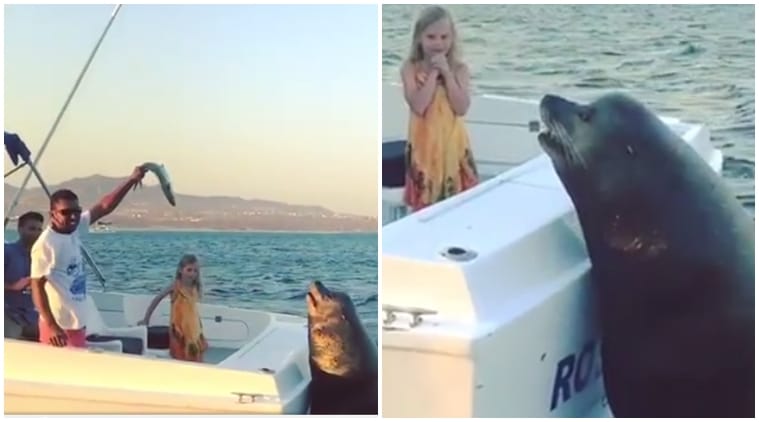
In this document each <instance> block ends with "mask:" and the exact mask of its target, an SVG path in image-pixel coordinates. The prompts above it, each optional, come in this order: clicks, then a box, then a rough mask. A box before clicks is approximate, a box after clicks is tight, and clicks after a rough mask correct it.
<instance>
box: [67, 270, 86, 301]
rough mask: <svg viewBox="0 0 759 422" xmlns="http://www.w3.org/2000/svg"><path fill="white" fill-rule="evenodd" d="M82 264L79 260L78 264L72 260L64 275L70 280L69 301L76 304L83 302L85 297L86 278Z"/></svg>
mask: <svg viewBox="0 0 759 422" xmlns="http://www.w3.org/2000/svg"><path fill="white" fill-rule="evenodd" d="M83 264H84V263H83V262H82V261H81V260H80V261H79V262H77V261H76V260H73V261H72V262H71V264H69V266H68V267H67V268H66V274H68V275H69V277H71V278H72V281H71V287H69V292H70V293H71V299H73V300H75V301H77V302H81V301H83V300H84V299H85V297H86V296H87V276H86V273H85V272H84V265H83Z"/></svg>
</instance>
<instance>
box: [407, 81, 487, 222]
mask: <svg viewBox="0 0 759 422" xmlns="http://www.w3.org/2000/svg"><path fill="white" fill-rule="evenodd" d="M426 79H427V73H426V72H424V71H422V70H420V69H418V70H417V84H418V85H419V86H421V85H423V84H424V82H425V81H426ZM478 181H479V176H478V174H477V168H476V166H475V163H474V157H473V156H472V150H471V146H470V143H469V135H468V133H467V130H466V127H465V125H464V119H463V117H462V116H456V115H455V114H454V113H453V109H452V108H451V105H450V103H449V102H448V95H447V93H446V90H445V87H444V86H443V85H442V83H438V86H437V87H436V88H435V94H434V96H433V99H432V102H431V103H430V105H429V107H427V111H426V112H425V114H424V116H419V115H417V114H416V113H411V117H410V119H409V139H408V144H407V146H406V183H405V189H404V201H405V202H406V205H408V206H409V207H411V209H412V210H413V211H418V210H420V209H422V208H424V207H427V206H429V205H432V204H434V203H436V202H439V201H442V200H444V199H446V198H449V197H451V196H454V195H456V194H457V193H460V192H463V191H465V190H467V189H470V188H472V187H474V186H476V185H477V183H478Z"/></svg>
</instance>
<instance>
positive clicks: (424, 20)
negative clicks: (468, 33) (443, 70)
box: [408, 6, 460, 66]
mask: <svg viewBox="0 0 759 422" xmlns="http://www.w3.org/2000/svg"><path fill="white" fill-rule="evenodd" d="M441 19H448V22H449V23H450V24H451V49H450V50H448V55H447V58H448V64H449V65H451V66H453V65H455V64H458V63H459V60H460V51H459V42H458V34H457V32H456V24H455V22H454V21H453V16H451V13H450V12H448V10H447V9H445V8H443V7H441V6H428V7H425V8H424V9H422V11H421V12H419V16H418V17H417V19H416V23H414V32H413V34H412V36H411V53H410V54H409V57H408V60H409V62H411V63H418V62H420V61H422V60H423V59H424V52H423V51H422V32H424V30H426V29H427V28H428V27H429V26H430V25H432V24H434V23H435V22H437V21H439V20H441Z"/></svg>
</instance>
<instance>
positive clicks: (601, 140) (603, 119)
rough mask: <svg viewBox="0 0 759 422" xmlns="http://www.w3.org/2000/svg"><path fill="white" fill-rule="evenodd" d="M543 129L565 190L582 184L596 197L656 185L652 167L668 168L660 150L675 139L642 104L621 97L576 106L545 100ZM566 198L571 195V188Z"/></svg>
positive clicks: (542, 136)
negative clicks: (631, 186)
mask: <svg viewBox="0 0 759 422" xmlns="http://www.w3.org/2000/svg"><path fill="white" fill-rule="evenodd" d="M540 115H541V119H542V120H543V123H544V124H545V127H546V130H545V131H543V132H541V133H540V134H539V135H538V141H539V142H540V145H541V147H542V148H543V150H544V151H545V152H546V154H548V156H549V157H550V158H551V160H552V161H553V164H554V168H555V169H556V171H557V173H558V174H559V176H560V177H561V178H562V181H563V182H564V184H565V185H566V184H567V183H568V180H567V179H574V181H572V180H569V183H578V184H579V183H582V184H584V185H586V186H585V187H584V189H592V191H593V192H594V193H595V194H600V195H602V196H603V195H604V194H605V193H606V192H616V193H621V192H622V191H625V190H627V187H628V186H630V185H631V184H638V185H639V184H640V183H641V182H643V183H645V184H649V183H653V184H656V183H657V181H656V179H655V178H657V177H660V176H661V175H660V174H658V175H657V173H656V172H652V171H651V170H652V168H660V167H661V166H664V165H666V163H667V161H666V160H667V157H668V156H671V154H668V153H665V152H664V151H663V149H666V148H670V147H672V145H673V144H672V143H671V142H669V140H670V139H671V138H673V137H675V136H674V134H673V133H672V132H671V131H670V130H669V128H667V127H666V126H665V125H664V124H663V123H662V122H661V120H659V118H658V117H657V116H656V115H654V114H653V113H652V112H651V111H649V110H648V109H647V108H646V107H645V106H644V105H643V104H641V103H640V102H638V101H636V100H634V99H632V98H630V97H628V96H626V95H624V94H619V93H612V94H607V95H604V96H602V97H600V98H598V99H597V100H595V101H593V102H592V103H588V104H579V103H575V102H572V101H569V100H567V99H565V98H562V97H559V96H555V95H546V96H544V97H543V99H542V100H541V102H540ZM568 190H570V194H571V189H568Z"/></svg>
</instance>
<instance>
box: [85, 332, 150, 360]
mask: <svg viewBox="0 0 759 422" xmlns="http://www.w3.org/2000/svg"><path fill="white" fill-rule="evenodd" d="M114 342H118V343H119V349H120V351H121V353H127V354H130V355H141V354H142V352H143V350H142V349H143V347H142V345H143V343H142V339H141V338H137V337H124V336H101V335H99V334H89V335H87V344H88V346H89V345H93V346H96V347H97V346H101V345H103V344H109V343H110V344H113V343H114ZM105 348H107V347H105Z"/></svg>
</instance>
